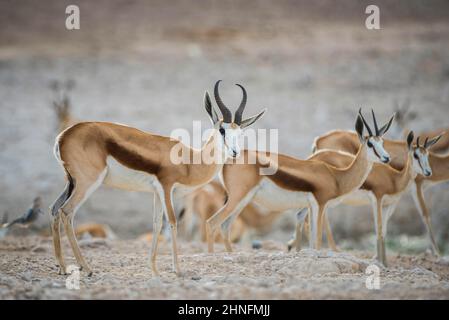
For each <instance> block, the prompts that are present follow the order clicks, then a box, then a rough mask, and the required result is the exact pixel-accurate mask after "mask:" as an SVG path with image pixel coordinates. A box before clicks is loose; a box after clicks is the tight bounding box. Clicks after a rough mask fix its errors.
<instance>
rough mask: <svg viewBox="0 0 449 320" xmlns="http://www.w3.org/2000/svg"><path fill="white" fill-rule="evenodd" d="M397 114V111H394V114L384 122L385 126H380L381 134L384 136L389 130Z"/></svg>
mask: <svg viewBox="0 0 449 320" xmlns="http://www.w3.org/2000/svg"><path fill="white" fill-rule="evenodd" d="M395 116H396V113H393V115H392V116H391V118H390V120H389V121H388V122H387V123H386V124H384V126H383V127H382V128H380V130H379V136H383V135H384V134H385V133H386V132H387V131H388V129H390V127H391V124H392V123H393V120H394V117H395Z"/></svg>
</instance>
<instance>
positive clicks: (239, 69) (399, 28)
mask: <svg viewBox="0 0 449 320" xmlns="http://www.w3.org/2000/svg"><path fill="white" fill-rule="evenodd" d="M76 2H77V3H79V5H80V10H81V29H80V30H78V31H67V30H66V29H65V27H64V19H65V6H66V5H68V4H71V3H72V1H70V0H46V1H34V0H21V1H16V0H4V1H0V97H1V99H0V150H1V151H0V218H1V215H3V213H4V212H8V213H9V218H10V219H12V218H15V217H17V216H19V215H21V214H22V213H23V212H25V210H26V209H27V207H28V206H29V205H30V203H31V201H32V199H33V198H34V197H35V196H36V195H40V196H42V198H43V201H44V204H45V207H48V206H50V204H51V203H52V202H53V201H54V199H56V198H57V196H58V195H59V193H60V192H61V190H62V188H63V186H64V178H63V171H62V170H61V168H60V166H59V165H58V163H57V162H56V160H55V159H54V156H53V152H52V150H53V144H54V138H55V136H56V135H57V133H58V132H56V125H57V123H56V119H55V114H54V112H53V110H52V107H51V101H52V99H53V94H52V92H51V90H50V89H49V83H50V82H51V81H52V80H54V79H59V80H66V79H73V80H75V81H76V86H75V88H74V89H73V90H72V91H71V93H70V94H71V99H72V104H73V107H72V115H73V116H74V117H75V118H77V119H81V120H97V121H98V120H101V121H113V122H120V123H125V124H128V125H130V126H134V127H137V128H140V129H142V130H146V131H150V132H155V133H158V134H163V135H169V134H170V133H171V131H172V130H173V129H176V128H185V129H187V130H189V131H190V132H191V131H192V120H201V121H202V128H203V129H205V128H208V127H209V125H210V124H209V121H208V119H207V116H206V113H205V112H204V108H203V106H202V97H203V94H204V91H205V90H206V89H208V90H211V89H212V87H213V84H214V83H215V81H216V80H217V79H223V80H224V82H223V86H222V92H223V94H222V96H223V99H224V100H225V101H226V103H228V104H229V105H230V106H231V107H232V106H236V105H238V103H239V102H240V99H241V92H240V91H239V90H237V89H238V88H236V87H235V86H234V83H242V84H244V85H245V87H246V88H247V90H248V106H247V110H246V111H245V115H252V114H255V113H256V112H258V111H259V110H260V109H261V108H263V107H267V108H268V112H267V114H266V116H264V117H263V118H262V119H261V120H260V121H259V122H258V123H257V124H256V125H255V128H264V129H279V140H280V141H279V151H280V152H282V153H286V154H289V155H293V156H297V157H301V158H305V157H307V156H308V155H309V154H310V148H311V144H312V141H313V138H314V137H315V136H317V135H319V134H323V133H324V132H327V131H329V130H332V129H336V128H340V129H352V128H353V127H354V120H355V112H356V110H357V109H358V108H359V107H360V106H363V107H364V108H365V109H366V110H367V111H368V108H370V107H373V108H374V109H375V110H376V112H377V114H378V118H379V119H382V120H383V119H387V117H389V116H390V115H391V113H392V112H393V109H392V106H393V101H394V99H398V100H400V101H403V100H405V99H406V98H410V99H411V102H412V108H413V109H414V110H415V111H416V112H417V113H418V117H417V118H416V119H415V120H413V121H412V122H411V123H410V128H411V129H414V130H415V131H420V130H430V129H436V128H440V127H447V126H448V125H449V123H448V119H449V117H448V115H449V111H448V110H449V107H448V106H449V50H448V48H449V3H448V2H447V1H444V0H432V1H426V2H424V1H419V0H402V1H399V0H395V1H391V0H385V1H384V0H378V1H376V3H378V4H379V6H380V8H381V30H378V31H373V30H367V29H366V28H365V25H364V20H365V18H366V15H365V13H364V12H365V7H366V6H367V5H368V4H371V3H372V1H368V0H366V1H365V0H360V1H349V0H345V1H343V0H342V1H338V6H336V5H335V1H333V0H316V1H309V0H298V1H288V0H279V1H265V0H248V1H207V2H205V3H204V4H202V5H201V6H199V5H198V1H196V0H184V1H165V0H151V1H147V0H136V1H131V0H120V1H119V0H117V1H109V0H98V1H90V0H78V1H76ZM393 130H394V128H392V132H390V133H389V135H390V136H389V137H392V136H393V133H394V132H393ZM447 190H448V185H447V184H446V185H444V186H440V187H437V188H435V189H433V190H432V193H431V194H430V195H429V196H430V203H432V219H433V225H434V228H435V232H436V236H437V240H438V241H439V243H440V246H441V247H442V248H443V249H444V248H445V247H446V248H447V243H448V239H449V231H448V230H449V213H448V208H449V206H448V201H449V200H448V199H449V198H448V197H447ZM293 217H294V216H293V215H290V216H289V215H285V220H284V221H281V222H279V224H277V225H275V226H274V227H273V232H272V233H271V234H268V235H267V236H266V237H265V238H264V239H275V240H276V241H280V242H279V243H276V242H269V243H266V244H267V245H266V247H265V248H264V249H261V250H259V251H252V250H251V249H249V247H247V246H246V245H240V246H236V252H237V253H234V254H230V255H228V254H224V253H221V252H223V248H222V247H220V246H218V247H217V251H218V252H219V253H217V254H215V255H209V254H206V253H204V252H206V250H205V249H206V248H205V246H204V245H203V244H197V243H191V244H189V243H187V242H184V241H180V247H181V248H180V253H181V254H182V255H181V265H182V268H183V269H184V271H185V275H184V276H183V277H181V278H177V277H176V276H175V275H174V274H172V273H171V272H170V259H171V258H170V255H169V250H168V247H167V245H164V246H162V248H161V254H160V257H159V268H160V271H161V274H162V277H161V281H160V282H157V281H154V280H153V279H152V278H151V273H150V268H149V247H150V246H149V244H147V243H143V242H139V241H137V240H133V239H135V238H137V237H138V236H139V235H140V234H142V233H144V232H148V231H149V230H151V221H152V217H151V197H150V196H149V195H147V194H142V193H129V192H128V193H126V192H122V191H118V190H107V189H100V190H98V191H97V192H96V193H95V194H94V195H93V196H92V197H91V198H90V199H89V200H88V201H87V202H86V203H85V204H84V205H83V206H82V207H81V209H80V210H79V212H78V213H77V216H76V218H75V223H76V224H79V223H83V222H98V223H106V224H108V225H110V227H111V228H112V229H113V230H114V232H115V233H116V234H117V235H118V237H119V239H121V240H115V241H110V242H109V241H108V242H103V241H94V242H93V243H89V241H84V243H83V246H82V250H83V253H84V254H85V255H86V256H87V258H88V260H89V261H90V262H91V264H92V266H93V268H94V270H95V271H96V273H94V275H93V276H92V278H85V277H84V276H83V277H82V279H81V289H80V290H79V291H72V290H67V289H65V277H62V276H58V275H57V274H56V267H55V261H54V258H53V252H52V248H51V240H50V239H49V238H44V237H38V236H33V234H40V233H39V232H40V231H39V232H35V231H37V230H38V229H39V228H40V229H42V230H47V229H48V225H49V221H48V216H47V215H45V216H42V217H41V218H40V220H39V221H38V222H37V224H36V226H35V227H36V229H37V230H33V231H32V232H22V231H17V230H14V231H12V232H11V233H9V235H8V236H7V237H5V238H3V239H1V240H0V298H1V299H6V298H36V299H48V298H57V299H59V298H166V297H169V298H198V299H199V298H246V299H251V298H292V299H299V298H353V297H355V298H374V299H377V298H395V299H398V298H438V299H447V298H449V286H448V275H449V266H448V265H447V264H446V262H447V260H445V259H443V260H440V261H439V262H438V261H436V260H435V259H434V258H433V257H431V256H428V255H426V254H422V253H421V254H420V252H424V251H425V248H426V247H427V246H428V241H427V239H426V238H425V237H424V236H423V234H424V228H423V225H422V223H421V220H420V219H419V216H418V214H417V212H416V210H415V209H414V207H413V204H412V201H411V197H410V196H409V195H406V196H405V197H404V199H403V201H401V204H400V205H399V206H398V208H397V210H396V212H395V214H394V215H393V217H392V219H391V222H390V224H389V229H388V231H389V237H388V239H387V240H388V241H389V240H390V239H391V236H405V235H407V236H413V237H415V238H416V239H418V238H419V239H418V240H419V241H418V240H417V241H409V240H408V238H405V240H404V241H402V240H401V241H398V242H395V243H390V244H389V245H390V247H389V249H391V248H392V247H394V248H395V249H396V251H395V252H399V253H400V254H399V256H396V253H394V254H391V255H390V260H391V267H390V268H388V269H382V270H381V274H380V276H381V278H380V279H381V280H380V281H381V289H380V290H379V291H371V290H368V289H366V287H365V281H366V278H367V275H366V274H365V269H366V266H367V265H368V264H369V263H370V262H371V260H370V256H371V255H372V252H371V250H372V241H371V244H370V246H366V245H365V242H364V240H363V241H362V239H363V237H365V236H366V235H367V234H372V233H373V223H372V215H371V213H370V209H369V208H355V209H354V208H350V207H345V206H340V207H338V208H335V209H333V210H332V214H330V217H329V218H330V220H331V224H332V226H333V227H334V231H335V236H336V240H337V243H338V244H339V245H340V246H341V247H342V248H345V250H349V251H348V252H350V254H346V253H342V254H330V256H329V255H328V253H326V252H325V251H323V252H319V253H317V252H314V251H308V250H304V251H301V252H300V253H286V252H285V248H284V246H283V242H282V243H281V241H285V240H287V239H288V238H289V236H290V235H291V233H292V231H293V228H294V225H293V221H294V220H293ZM416 243H418V244H419V248H417V245H416ZM387 244H388V243H387ZM409 247H410V248H409ZM412 247H413V248H412ZM409 249H410V250H409ZM355 250H361V251H355ZM65 252H66V253H70V250H69V248H65ZM389 252H392V251H391V250H390V251H389ZM446 252H447V249H446ZM412 253H413V255H414V256H415V257H413V256H409V255H405V254H412ZM70 257H71V255H70Z"/></svg>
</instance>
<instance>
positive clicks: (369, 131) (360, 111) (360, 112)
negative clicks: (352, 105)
mask: <svg viewBox="0 0 449 320" xmlns="http://www.w3.org/2000/svg"><path fill="white" fill-rule="evenodd" d="M359 115H360V118H362V121H363V123H364V124H365V127H366V130H368V133H369V135H370V136H372V135H373V132H372V131H371V128H370V127H369V125H368V123H367V122H366V120H365V118H364V117H363V114H362V108H360V109H359Z"/></svg>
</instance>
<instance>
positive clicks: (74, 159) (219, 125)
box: [51, 81, 265, 276]
mask: <svg viewBox="0 0 449 320" xmlns="http://www.w3.org/2000/svg"><path fill="white" fill-rule="evenodd" d="M219 83H220V81H217V82H216V84H215V88H214V95H215V100H216V103H217V105H218V107H219V109H220V111H221V113H222V115H223V118H222V119H221V118H220V117H219V116H218V113H217V112H216V111H215V109H214V107H213V106H212V102H211V100H210V97H209V94H208V92H207V91H206V93H205V96H204V106H205V108H206V111H207V113H208V115H209V117H210V119H211V121H212V123H213V130H212V133H211V135H210V136H209V138H208V140H207V142H206V143H205V145H204V146H203V147H202V148H201V149H200V150H197V149H193V148H190V147H188V146H186V145H184V144H182V143H181V142H180V141H178V140H175V139H171V138H169V137H163V136H159V135H155V134H151V133H147V132H144V131H141V130H138V129H135V128H131V127H128V126H124V125H119V124H115V123H108V122H81V123H78V124H76V125H74V126H72V127H70V128H69V129H67V130H65V131H63V132H62V133H61V134H60V135H59V136H58V137H57V138H56V144H55V156H56V158H57V159H58V161H59V162H60V163H61V165H62V166H63V168H64V171H65V173H66V177H67V181H68V182H67V185H66V187H65V189H64V191H63V192H62V194H61V195H60V196H59V198H58V199H57V200H56V201H55V203H54V205H53V206H52V208H51V228H52V233H53V242H54V249H55V255H56V258H57V260H58V263H59V266H60V273H65V262H64V259H63V256H62V251H61V244H60V221H62V223H63V224H64V227H65V231H66V233H67V237H68V239H69V242H70V245H71V247H72V250H73V253H74V255H75V258H76V260H77V262H78V263H79V264H80V266H81V268H83V269H85V270H86V271H87V273H88V274H89V275H91V274H92V270H91V268H90V267H89V266H88V264H87V263H86V261H85V260H84V258H83V256H82V255H81V252H80V249H79V247H78V243H77V241H76V237H75V233H74V230H73V218H74V215H75V213H76V211H77V210H78V208H79V207H80V206H81V205H82V203H83V202H84V201H85V200H86V199H87V198H88V197H89V196H90V195H91V194H92V193H93V192H94V191H95V190H96V189H97V188H98V187H99V186H100V185H102V184H104V185H106V186H111V187H115V188H120V189H125V190H132V191H143V192H151V193H155V194H156V195H157V196H155V197H154V199H155V207H156V208H155V211H154V218H153V220H154V222H153V228H154V229H153V230H154V237H153V241H152V249H151V250H152V251H151V268H152V271H153V274H154V275H155V276H158V275H159V273H158V271H157V268H156V255H157V247H158V239H159V237H158V236H157V235H159V234H160V231H161V227H162V215H163V213H165V216H166V218H167V220H168V222H169V224H170V230H171V242H172V256H173V270H174V271H175V272H176V273H177V274H178V275H179V274H180V269H179V265H178V259H177V244H176V215H175V212H174V209H173V204H174V201H177V200H178V199H180V198H182V197H183V196H185V195H186V194H187V193H189V192H191V191H193V190H194V189H195V188H197V187H200V186H202V185H204V184H206V183H208V182H209V181H211V180H212V179H213V178H214V177H215V176H216V175H217V173H219V172H220V171H221V169H222V167H223V163H224V161H225V160H226V159H227V158H228V157H229V156H231V157H237V156H238V155H239V153H240V148H239V144H238V137H239V136H240V134H241V130H242V129H243V128H245V127H247V126H249V125H251V124H252V123H254V122H255V121H256V120H257V119H259V118H260V117H261V116H262V115H263V114H264V112H265V110H263V111H262V112H260V113H259V114H258V115H256V116H253V117H251V118H248V119H245V120H242V115H243V111H244V109H245V105H246V99H247V95H246V91H245V89H244V88H243V86H241V85H239V84H238V86H239V87H240V88H241V89H242V91H243V99H242V101H241V103H240V106H239V107H238V109H237V111H236V112H235V117H234V121H233V120H232V113H231V111H230V110H229V109H228V108H227V107H226V106H225V104H224V103H223V102H222V100H221V98H220V95H219V92H218V91H219V88H218V87H219ZM174 148H176V150H177V151H178V152H177V154H179V152H180V153H181V154H182V155H183V156H185V155H187V156H190V158H189V159H200V161H196V163H191V161H188V163H179V164H175V163H174V161H173V159H172V151H173V150H175V149H174Z"/></svg>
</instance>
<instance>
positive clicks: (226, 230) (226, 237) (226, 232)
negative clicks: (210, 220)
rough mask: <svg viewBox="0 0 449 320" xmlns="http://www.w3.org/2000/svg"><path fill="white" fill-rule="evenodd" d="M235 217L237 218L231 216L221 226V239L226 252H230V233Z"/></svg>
mask: <svg viewBox="0 0 449 320" xmlns="http://www.w3.org/2000/svg"><path fill="white" fill-rule="evenodd" d="M236 217H237V215H235V214H234V215H231V216H230V217H229V218H228V219H226V220H225V221H224V222H223V223H222V225H221V236H222V238H223V243H224V245H225V248H226V251H227V252H232V244H231V243H232V241H231V231H232V225H233V223H234V220H235V218H236Z"/></svg>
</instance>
